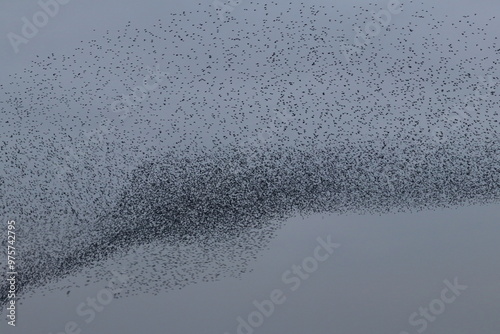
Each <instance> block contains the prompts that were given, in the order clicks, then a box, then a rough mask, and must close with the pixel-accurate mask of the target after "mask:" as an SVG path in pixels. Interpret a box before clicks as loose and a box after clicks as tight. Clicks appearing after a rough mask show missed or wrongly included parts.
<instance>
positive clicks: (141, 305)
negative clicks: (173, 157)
mask: <svg viewBox="0 0 500 334" xmlns="http://www.w3.org/2000/svg"><path fill="white" fill-rule="evenodd" d="M246 1H247V0H242V4H241V5H239V6H237V7H236V9H235V10H234V12H233V13H232V14H229V15H232V16H234V17H235V18H236V19H237V18H238V17H241V15H243V12H242V10H241V9H242V8H244V7H245V5H246ZM376 2H377V3H380V4H381V5H382V6H383V5H385V3H386V2H385V1H376ZM308 3H309V2H308ZM310 3H311V4H313V3H317V4H321V3H325V4H329V3H330V2H329V1H319V0H314V1H313V2H310ZM354 3H358V4H364V3H366V2H364V1H359V0H357V1H343V4H340V3H339V4H338V6H339V7H340V8H344V9H345V10H346V11H351V12H352V11H353V9H352V4H354ZM209 5H210V1H206V2H204V6H206V7H209ZM432 5H433V6H435V7H436V8H435V11H436V13H441V14H443V15H445V14H447V15H449V16H450V17H458V16H461V15H469V14H471V13H477V14H478V16H480V17H481V16H484V17H489V16H491V15H492V13H498V12H499V10H500V3H498V1H494V0H489V1H488V0H479V1H472V0H470V1H469V0H467V1H466V0H461V1H453V0H445V1H439V2H438V3H433V4H432ZM196 8H197V2H190V1H178V0H168V1H143V2H135V1H129V0H100V1H96V0H87V1H83V0H72V1H70V2H69V3H68V4H66V5H63V6H61V7H60V12H59V13H58V14H57V15H56V16H55V17H54V18H50V20H49V23H48V24H47V26H45V27H43V28H41V29H40V32H39V34H38V35H37V36H36V37H34V38H33V39H32V40H30V42H29V43H28V44H27V45H21V46H20V49H21V51H20V52H19V54H14V52H13V51H12V47H11V46H10V44H9V42H8V40H7V38H6V37H5V36H6V34H7V33H9V32H15V33H18V34H19V32H20V29H21V25H22V22H21V17H23V16H28V17H30V16H31V15H33V14H34V13H35V12H37V11H38V10H39V7H38V5H37V3H36V1H33V0H29V1H28V0H26V1H13V0H3V1H2V2H1V3H0V59H1V60H2V62H1V65H0V84H4V85H5V84H6V83H8V81H7V79H8V78H7V75H8V74H12V73H16V72H19V71H22V70H23V69H24V68H25V67H26V66H27V64H29V62H30V61H31V60H32V59H33V57H34V55H36V54H46V53H50V52H52V51H53V50H57V51H58V52H64V51H67V52H68V53H69V52H72V50H74V49H75V48H77V47H79V46H80V41H82V40H84V41H87V40H89V39H92V38H93V36H94V34H97V35H98V36H101V35H102V34H104V33H105V32H106V30H107V29H121V28H122V27H123V26H124V25H125V24H126V23H127V22H128V21H133V22H134V23H135V24H137V25H138V26H140V25H141V23H144V24H149V23H151V22H152V21H154V20H157V19H158V18H167V17H168V16H167V15H168V14H169V13H173V12H179V11H183V10H186V11H187V10H191V9H196ZM404 19H405V17H404V15H401V16H400V17H399V16H398V17H396V18H395V20H404ZM478 20H479V19H478ZM494 23H495V24H496V25H497V29H496V30H494V31H495V32H498V31H500V29H498V28H500V20H497V21H496V22H494ZM94 29H95V30H96V31H97V32H93V30H94ZM442 33H446V32H442ZM0 117H1V116H0ZM129 130H130V129H128V128H127V129H123V131H129ZM499 217H500V206H499V205H498V204H497V205H487V206H469V207H462V208H453V209H441V210H437V211H423V212H417V213H401V214H388V215H376V216H371V215H357V214H348V215H336V214H330V215H326V214H325V215H314V216H310V217H305V218H303V217H295V218H293V219H290V220H289V221H287V223H286V224H285V227H284V228H283V229H282V230H281V231H280V232H279V233H278V237H277V238H276V239H275V240H273V241H272V243H271V245H270V247H269V249H268V250H265V251H263V253H262V257H261V258H260V259H259V260H258V261H257V262H256V263H254V264H253V265H252V267H253V272H251V273H249V274H245V275H244V276H243V277H242V278H241V279H239V280H238V279H224V280H222V281H220V282H215V283H201V284H197V285H192V286H188V287H185V288H183V289H182V290H179V291H168V292H163V293H161V294H159V295H157V296H153V295H140V296H133V297H129V298H123V299H119V300H113V301H112V302H111V303H110V304H109V305H107V306H106V307H105V309H104V310H103V311H102V312H101V313H98V314H97V317H96V319H95V321H93V322H91V323H90V324H86V323H85V322H84V318H82V317H80V316H78V315H77V313H76V311H75V310H76V307H77V306H78V304H80V303H81V302H83V301H85V300H86V298H87V297H94V296H96V295H97V293H98V292H99V291H100V290H101V289H102V288H103V287H104V286H105V283H106V282H104V281H103V282H101V284H92V285H90V286H87V287H85V288H81V289H78V290H73V291H72V293H71V294H70V295H69V296H67V295H66V291H61V292H57V293H51V294H49V295H45V296H41V295H35V296H33V297H31V298H29V299H26V300H25V301H24V304H23V305H21V306H20V307H19V308H18V319H17V326H16V327H15V328H13V327H11V326H8V325H7V323H6V321H5V319H2V321H1V322H0V332H1V333H6V334H10V333H19V334H21V333H22V334H35V333H36V334H45V333H47V334H49V333H53V334H56V333H57V334H59V332H62V331H63V329H64V326H65V324H66V323H67V322H68V321H75V322H76V323H77V324H78V325H80V328H81V330H82V332H81V333H94V334H108V333H109V334H113V333H120V334H132V333H134V334H135V333H169V334H170V333H172V334H174V333H179V334H180V333H210V334H212V333H214V334H217V333H220V334H223V333H225V332H228V333H231V334H233V333H237V325H238V323H237V320H236V318H237V317H238V316H241V317H243V318H246V317H247V316H248V315H249V314H250V313H251V312H252V311H254V310H255V307H254V306H253V304H252V302H253V301H254V300H258V301H261V300H263V299H269V294H270V292H271V291H272V290H274V289H281V290H283V292H284V294H285V296H286V298H287V300H286V301H285V303H284V304H283V305H278V306H276V309H275V311H274V313H273V314H272V315H271V316H270V317H269V318H266V319H265V321H264V324H263V325H262V326H260V327H259V328H256V329H254V333H297V334H298V333H345V334H350V333H352V334H358V333H380V334H382V333H384V334H387V333H389V334H390V333H394V334H400V332H401V331H407V332H408V333H412V334H413V333H417V330H416V329H417V328H419V327H412V326H411V325H410V324H409V322H408V318H409V317H410V315H411V314H412V313H413V312H416V311H418V309H419V307H428V305H429V303H431V302H432V301H433V300H434V299H437V298H440V293H441V290H442V289H443V288H444V287H445V284H444V283H443V281H444V280H449V281H453V279H454V278H455V277H457V278H458V282H459V283H460V284H463V285H466V286H467V289H466V290H465V291H463V293H462V294H461V295H460V296H459V297H458V298H457V299H456V301H454V302H453V303H451V304H446V308H445V311H444V312H443V313H442V314H440V315H438V316H437V319H436V320H435V321H434V322H429V325H428V328H427V329H426V331H425V333H440V334H452V333H453V334H457V333H463V334H469V333H481V334H482V333H484V334H497V333H500V317H499V314H500V265H499V263H500V262H499V261H498V254H500V243H499V242H498V240H499V236H500V225H499V224H498V223H499ZM328 235H331V236H332V240H333V241H334V242H336V243H339V244H341V246H340V248H338V249H337V250H336V252H335V253H334V254H333V255H332V256H331V258H329V259H328V260H327V261H325V262H324V263H320V264H319V268H318V270H317V271H315V272H313V273H311V277H310V278H309V279H307V280H305V281H303V282H302V284H301V286H300V288H299V289H297V290H296V291H290V289H289V286H287V285H286V284H284V283H283V282H282V280H281V275H282V274H283V273H284V272H285V271H286V270H288V269H289V268H290V267H291V266H292V265H293V264H299V263H301V262H302V261H303V259H305V258H306V257H308V256H311V255H312V254H313V250H314V248H315V247H316V245H317V241H316V239H317V238H318V237H322V238H326V237H327V236H328ZM133 279H142V280H146V281H147V277H142V278H133ZM418 318H421V317H418Z"/></svg>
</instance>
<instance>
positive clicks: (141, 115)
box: [0, 1, 500, 304]
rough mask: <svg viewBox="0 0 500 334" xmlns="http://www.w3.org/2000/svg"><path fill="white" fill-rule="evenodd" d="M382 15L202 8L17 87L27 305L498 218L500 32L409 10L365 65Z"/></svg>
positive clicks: (3, 106)
mask: <svg viewBox="0 0 500 334" xmlns="http://www.w3.org/2000/svg"><path fill="white" fill-rule="evenodd" d="M370 9H371V10H376V7H375V5H367V8H358V7H356V6H354V8H353V10H352V11H351V12H353V13H354V14H352V15H351V14H350V13H345V12H344V10H343V9H342V8H336V7H335V6H334V5H331V6H315V5H305V4H301V5H299V4H294V3H290V4H289V8H286V5H284V4H278V3H277V2H269V3H265V4H262V3H256V2H248V3H245V4H242V5H241V6H240V7H238V8H235V10H234V11H233V12H231V13H230V14H229V13H226V14H225V16H224V17H225V19H224V20H221V19H220V18H221V16H220V15H219V13H217V12H216V11H215V10H214V9H213V8H212V7H210V8H206V7H203V5H200V9H199V10H197V11H193V12H182V13H178V14H172V15H171V16H170V17H169V18H167V19H159V20H157V21H155V22H154V23H152V24H151V25H150V26H141V27H137V26H134V24H133V23H132V22H130V23H128V24H127V25H126V26H125V27H124V29H122V30H117V31H107V32H106V33H105V34H104V35H103V36H100V37H99V36H97V35H98V34H97V33H95V34H96V37H95V39H93V40H90V41H88V42H82V46H81V47H79V48H77V49H76V50H75V52H74V53H73V54H57V53H52V52H50V53H48V54H45V55H37V56H36V57H35V59H34V60H33V62H32V63H31V65H30V66H28V67H26V69H25V70H24V72H23V73H17V74H13V75H11V77H10V78H9V79H8V82H4V83H3V84H2V85H0V88H1V95H0V112H1V113H2V119H4V121H3V122H2V124H0V127H1V131H2V133H4V134H6V135H5V136H4V137H3V138H2V140H1V143H0V150H1V157H0V159H1V160H0V163H1V164H2V167H3V172H2V173H3V174H2V175H0V186H1V187H2V189H1V190H2V192H1V194H2V199H1V209H2V219H16V220H17V221H20V222H21V223H20V224H19V226H20V229H19V230H18V240H19V241H18V247H19V248H20V249H22V256H20V257H19V264H18V265H19V269H18V272H19V282H21V283H20V285H19V287H18V288H19V292H20V293H23V294H25V295H29V294H30V293H34V292H35V291H44V290H45V291H47V290H51V289H56V288H57V289H60V288H61V284H60V282H65V283H64V284H66V285H68V286H65V287H64V288H66V289H67V288H72V287H75V286H76V283H75V284H71V283H68V282H70V281H71V278H72V277H76V276H84V277H86V278H87V280H86V281H85V282H84V284H89V283H91V282H94V281H97V280H101V279H103V276H105V275H106V272H109V268H112V267H113V266H115V268H122V267H126V268H127V270H128V271H129V272H130V271H135V272H136V273H137V275H141V273H142V275H144V272H147V273H148V274H147V275H149V276H148V277H149V279H148V280H147V282H148V283H147V284H144V280H140V281H137V282H130V283H129V284H127V286H126V287H124V292H123V295H130V294H133V293H142V292H154V293H157V292H159V291H162V290H165V289H172V288H179V287H183V286H185V285H187V284H193V283H196V282H200V281H213V280H217V279H220V278H222V277H234V276H238V275H241V274H243V273H245V272H246V271H247V270H248V268H249V266H248V264H249V263H250V262H251V261H253V260H255V258H257V256H258V254H259V253H260V252H261V250H262V249H263V248H265V247H266V245H268V243H269V241H270V240H271V239H272V237H273V235H274V234H275V233H276V231H277V230H278V229H279V227H280V226H281V224H282V223H283V222H284V221H285V220H286V219H287V218H289V217H292V216H294V215H297V214H312V213H318V212H334V213H344V212H351V211H355V212H365V213H375V212H388V211H391V210H415V209H432V208H438V207H448V206H458V205H467V204H482V203H492V202H498V199H499V198H500V177H499V175H500V173H499V172H500V159H499V157H500V154H499V153H500V140H499V139H500V137H499V132H498V125H499V124H498V109H499V106H500V99H499V94H498V93H497V92H498V85H497V84H496V82H497V81H498V80H500V79H499V78H498V65H499V64H498V61H499V54H500V45H499V44H498V41H497V37H495V35H496V32H495V31H493V30H492V28H491V27H490V23H491V22H492V21H493V20H494V19H495V18H491V19H490V20H489V21H484V20H482V21H481V20H476V19H475V17H474V15H467V16H464V17H462V18H460V19H456V18H452V17H442V18H439V17H437V15H436V14H434V13H433V10H432V8H428V7H427V6H426V5H425V4H419V3H417V2H414V1H409V2H408V3H405V6H404V10H403V12H402V13H401V14H398V16H394V18H393V20H392V21H391V22H390V24H388V25H386V26H383V27H382V29H381V33H380V34H379V35H378V36H374V37H372V38H371V39H369V41H368V42H366V43H365V44H364V45H363V46H362V47H361V48H360V49H358V52H356V54H352V55H351V56H350V57H349V59H348V58H346V57H345V55H344V53H343V52H342V49H343V48H344V49H345V47H346V45H350V44H353V43H355V42H354V38H355V36H354V33H353V27H362V28H363V27H364V26H365V25H366V24H367V23H368V22H370V21H371V20H373V17H372V16H371V14H370ZM238 13H240V14H238ZM250 13H255V15H247V14H250ZM443 31H446V34H441V32H443ZM166 72H168V73H166ZM484 78H487V79H484ZM144 79H145V80H144ZM155 82H156V83H157V85H152V83H155ZM133 92H134V94H135V95H134V94H133ZM130 96H132V97H130ZM116 101H121V102H120V103H118V104H117V103H116ZM123 101H128V102H127V103H124V102H123ZM13 129H15V130H13ZM2 238H4V237H2ZM2 244H3V245H6V240H3V239H2ZM5 248H6V247H5ZM138 250H139V251H138ZM144 268H148V269H147V271H145V269H144ZM58 282H59V283H58ZM7 289H8V288H7V286H6V285H5V283H4V282H2V283H0V304H3V303H5V302H6V301H7Z"/></svg>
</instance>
